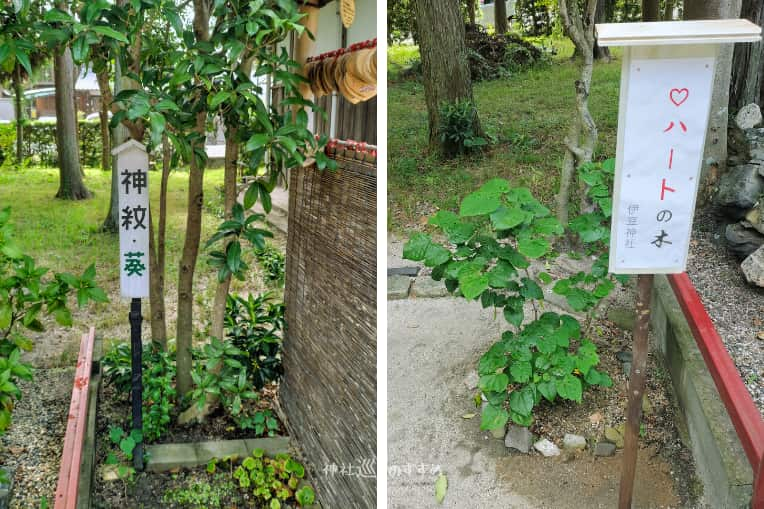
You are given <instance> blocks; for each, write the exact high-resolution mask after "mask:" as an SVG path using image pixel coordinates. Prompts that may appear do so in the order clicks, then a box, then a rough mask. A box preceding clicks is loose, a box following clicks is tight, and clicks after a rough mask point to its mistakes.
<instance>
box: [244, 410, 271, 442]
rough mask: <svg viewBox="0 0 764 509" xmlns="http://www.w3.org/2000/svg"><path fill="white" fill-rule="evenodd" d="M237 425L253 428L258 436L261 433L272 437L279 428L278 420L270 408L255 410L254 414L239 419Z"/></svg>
mask: <svg viewBox="0 0 764 509" xmlns="http://www.w3.org/2000/svg"><path fill="white" fill-rule="evenodd" d="M239 427H240V428H241V429H250V430H253V431H254V432H255V435H256V436H258V437H260V436H263V435H268V436H269V437H272V436H275V435H276V433H277V432H278V430H279V421H277V420H276V418H275V417H274V416H273V412H272V411H271V410H268V409H266V410H257V411H255V413H254V414H252V415H247V416H245V417H242V418H241V419H239Z"/></svg>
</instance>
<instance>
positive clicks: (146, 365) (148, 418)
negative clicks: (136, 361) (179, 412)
mask: <svg viewBox="0 0 764 509" xmlns="http://www.w3.org/2000/svg"><path fill="white" fill-rule="evenodd" d="M147 353H148V355H146V354H147ZM176 402H177V392H176V390H175V359H174V358H173V356H172V355H171V354H170V353H169V352H165V351H162V349H161V347H160V346H159V345H158V344H157V343H152V345H151V348H150V349H149V351H148V352H144V361H143V436H144V438H145V440H158V439H159V438H161V436H162V435H164V434H165V433H166V432H167V430H168V429H169V427H170V422H171V420H172V417H171V416H172V412H173V409H174V408H175V404H176Z"/></svg>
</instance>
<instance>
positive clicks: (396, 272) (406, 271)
mask: <svg viewBox="0 0 764 509" xmlns="http://www.w3.org/2000/svg"><path fill="white" fill-rule="evenodd" d="M420 268H421V267H390V268H388V269H387V276H388V277H390V276H408V277H416V276H417V275H418V274H419V269H420Z"/></svg>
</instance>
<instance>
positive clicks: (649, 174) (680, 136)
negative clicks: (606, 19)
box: [596, 19, 761, 509]
mask: <svg viewBox="0 0 764 509" xmlns="http://www.w3.org/2000/svg"><path fill="white" fill-rule="evenodd" d="M596 29H597V38H598V42H599V44H600V46H623V47H624V53H623V63H622V67H621V96H620V102H619V116H618V145H617V150H616V174H615V188H614V192H613V195H614V196H613V221H612V231H611V241H610V271H611V272H613V273H616V274H640V276H639V278H638V285H637V286H638V296H637V303H636V308H637V322H636V325H635V328H634V344H633V359H632V368H631V373H630V376H629V392H628V398H629V402H628V408H627V421H626V434H625V437H624V438H625V440H624V455H623V470H622V473H621V487H620V494H619V508H621V509H628V508H630V507H631V499H632V493H633V487H634V473H635V468H636V459H637V439H638V432H639V421H640V417H641V410H642V395H643V390H644V382H645V377H646V373H645V368H646V365H647V348H648V347H647V332H648V323H649V318H650V297H651V294H652V286H653V274H671V273H679V272H683V271H684V270H685V267H686V265H687V252H688V249H689V244H690V233H691V231H692V219H693V215H694V212H695V197H696V194H697V190H698V180H699V178H700V169H701V165H702V162H703V145H704V143H705V138H706V130H707V126H708V116H709V111H710V108H711V93H712V90H713V81H714V72H715V63H716V57H717V53H718V48H719V45H720V44H724V43H735V42H755V41H758V40H760V34H761V28H760V27H758V26H757V25H754V24H753V23H751V22H750V21H747V20H739V19H734V20H708V21H668V22H652V23H608V24H600V25H597V27H596Z"/></svg>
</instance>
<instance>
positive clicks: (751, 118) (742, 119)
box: [735, 103, 764, 129]
mask: <svg viewBox="0 0 764 509" xmlns="http://www.w3.org/2000/svg"><path fill="white" fill-rule="evenodd" d="M762 120H764V119H763V118H762V116H761V108H759V105H758V104H755V103H751V104H746V105H745V106H743V107H742V108H740V111H738V112H737V115H735V124H737V126H738V127H739V128H740V129H751V128H753V127H756V126H758V125H759V124H761V122H762Z"/></svg>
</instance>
